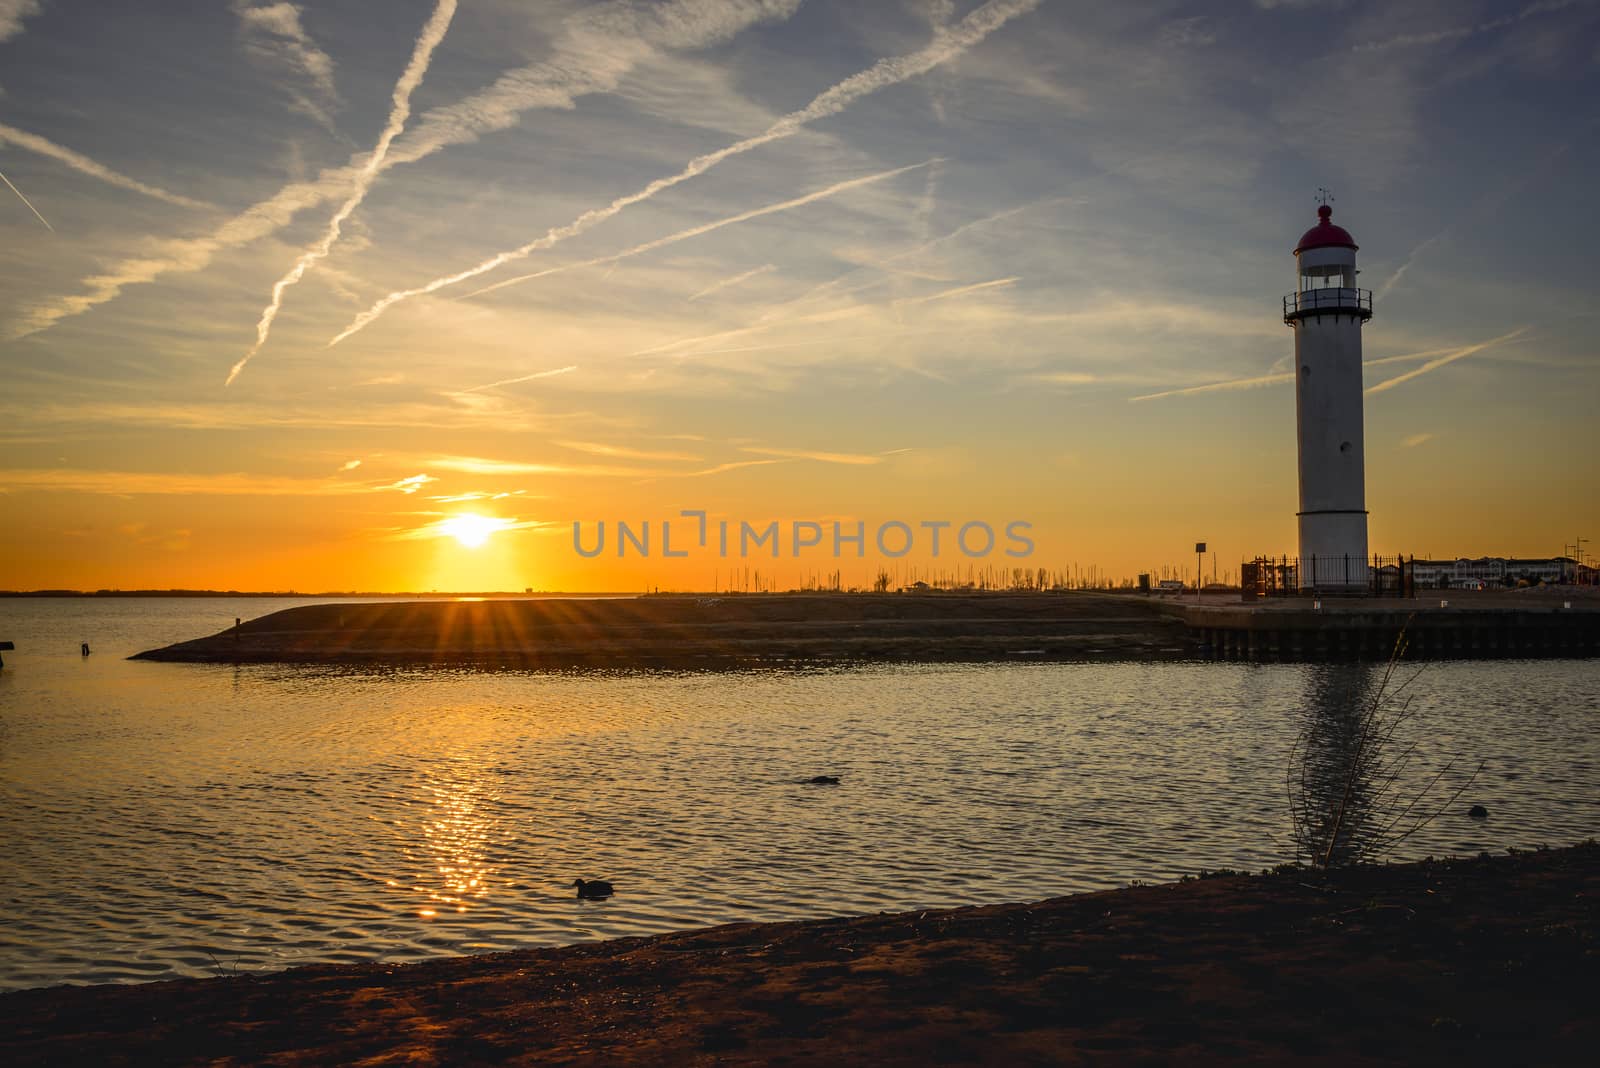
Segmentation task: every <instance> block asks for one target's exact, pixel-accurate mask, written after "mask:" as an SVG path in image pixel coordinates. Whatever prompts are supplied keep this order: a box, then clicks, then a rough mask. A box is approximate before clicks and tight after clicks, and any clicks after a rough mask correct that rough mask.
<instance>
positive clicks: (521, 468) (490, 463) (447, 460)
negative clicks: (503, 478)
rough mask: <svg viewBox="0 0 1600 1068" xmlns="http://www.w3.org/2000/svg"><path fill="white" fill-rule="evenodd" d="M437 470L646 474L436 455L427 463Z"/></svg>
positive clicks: (621, 469) (476, 473) (481, 472)
mask: <svg viewBox="0 0 1600 1068" xmlns="http://www.w3.org/2000/svg"><path fill="white" fill-rule="evenodd" d="M427 466H429V467H432V468H435V469H436V470H440V471H459V472H462V473H464V474H469V475H612V476H627V475H642V474H650V473H651V472H648V471H640V470H637V469H634V468H627V467H593V466H571V465H567V464H539V463H524V462H522V461H519V460H491V459H487V458H485V457H482V456H440V457H436V458H434V459H431V460H428V461H427Z"/></svg>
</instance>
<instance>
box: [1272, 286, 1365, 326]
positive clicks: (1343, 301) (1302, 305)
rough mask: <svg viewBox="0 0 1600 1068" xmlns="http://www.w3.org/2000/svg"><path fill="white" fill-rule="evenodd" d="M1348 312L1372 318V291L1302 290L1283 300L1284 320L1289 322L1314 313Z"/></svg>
mask: <svg viewBox="0 0 1600 1068" xmlns="http://www.w3.org/2000/svg"><path fill="white" fill-rule="evenodd" d="M1325 311H1330V312H1342V311H1347V312H1350V313H1351V314H1353V315H1359V316H1361V317H1362V318H1363V319H1370V318H1372V290H1370V289H1302V290H1300V291H1299V292H1296V293H1290V294H1289V295H1288V296H1286V297H1284V298H1283V319H1284V322H1289V321H1291V320H1294V319H1298V318H1300V317H1301V316H1303V315H1309V314H1311V313H1313V312H1325Z"/></svg>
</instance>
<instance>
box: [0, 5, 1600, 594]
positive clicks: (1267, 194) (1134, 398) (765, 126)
mask: <svg viewBox="0 0 1600 1068" xmlns="http://www.w3.org/2000/svg"><path fill="white" fill-rule="evenodd" d="M1597 100H1600V3H1596V2H1593V0H1568V2H1561V0H1542V2H1530V3H1525V4H1521V5H1518V4H1507V3H1470V2H1461V0H1448V2H1446V0H1439V2H1432V3H1429V2H1422V3H1390V2H1359V0H1349V2H1339V0H1321V2H1317V3H1307V2H1302V0H1254V2H1250V0H1233V2H1229V3H1220V2H1219V3H1212V4H1193V3H1190V4H1184V3H1129V4H1104V3H1066V2H1050V0H1043V2H1037V0H990V2H988V3H984V4H973V3H970V2H958V3H951V2H948V0H884V2H881V3H879V2H872V3H863V2H860V0H848V2H847V0H803V2H802V0H661V2H657V3H648V2H644V0H638V2H634V3H624V2H608V3H598V4H585V3H577V2H542V0H461V2H460V3H459V5H458V4H456V3H454V2H452V0H444V2H442V3H440V2H436V0H320V2H319V0H305V2H303V3H269V2H262V0H255V2H245V0H239V2H231V3H230V2H228V0H212V2H210V3H205V4H196V3H190V2H186V3H176V2H170V0H164V2H156V0H152V2H141V3H126V2H111V0H0V173H3V174H4V176H5V179H6V180H7V181H6V183H0V385H3V388H0V446H3V450H4V451H3V456H0V514H3V517H4V518H3V522H0V588H8V589H32V588H45V587H68V588H83V589H95V588H101V587H120V588H135V587H177V586H182V587H216V588H229V587H231V588H237V589H266V590H270V589H290V588H294V589H300V590H328V589H340V590H343V589H356V590H427V589H441V590H447V589H455V590H482V589H522V588H524V587H535V588H541V589H571V590H605V589H640V588H645V587H650V586H656V585H659V586H661V587H663V588H678V589H687V588H709V587H710V586H711V585H712V583H713V582H716V583H719V584H725V583H726V581H727V574H728V571H729V569H730V568H732V567H735V566H745V565H748V566H750V567H752V568H754V567H761V568H763V569H764V570H765V571H766V573H767V574H769V575H773V574H774V573H775V577H776V578H777V580H778V582H779V584H780V586H781V585H787V584H792V583H793V582H796V581H799V580H800V578H801V577H802V576H803V575H805V574H810V573H813V572H827V571H832V570H833V569H834V568H836V567H838V568H840V569H842V570H843V571H844V578H845V581H846V583H847V584H848V583H850V582H865V581H869V580H870V578H871V576H872V574H873V573H874V572H875V571H876V569H877V568H878V567H879V566H880V565H883V564H885V563H887V564H889V565H891V566H892V565H893V564H894V563H895V561H886V560H884V559H883V558H882V557H880V556H879V555H878V554H877V550H876V548H875V546H873V545H872V544H871V540H872V539H871V531H872V530H873V529H874V528H875V527H877V526H878V525H879V524H881V523H883V522H886V521H889V520H900V521H903V522H905V523H907V524H909V525H911V526H912V527H916V526H917V525H918V524H919V523H921V522H923V521H934V520H948V521H951V522H953V523H955V524H957V525H960V524H961V523H964V522H968V521H984V522H987V523H989V524H991V525H992V526H993V527H994V528H996V530H997V531H999V530H1001V529H1002V528H1003V527H1004V526H1005V525H1006V524H1007V523H1008V522H1012V521H1016V520H1021V521H1026V522H1030V523H1032V529H1031V536H1032V538H1033V540H1034V542H1035V546H1036V548H1035V552H1034V554H1033V555H1032V556H1031V557H1030V558H1028V559H1026V560H1022V561H1018V560H1012V559H1009V558H1005V557H1003V556H1002V555H999V554H998V553H997V554H995V555H992V556H991V557H989V558H988V559H987V560H981V561H969V560H968V558H966V557H962V556H960V555H958V554H954V553H952V552H951V550H950V547H949V544H948V541H947V542H946V545H945V551H944V554H943V555H942V556H941V558H940V560H939V561H937V563H938V564H939V565H940V566H946V567H950V568H954V567H956V566H960V567H962V568H963V569H965V567H966V566H967V564H968V563H969V562H971V563H974V564H977V565H980V566H981V565H982V564H984V563H989V564H991V565H994V566H1000V567H1009V566H1013V565H1014V564H1018V563H1022V564H1026V565H1027V566H1030V567H1049V568H1061V567H1068V566H1071V565H1074V564H1076V565H1077V566H1079V567H1088V566H1091V565H1094V566H1097V567H1099V568H1100V569H1101V570H1102V571H1105V572H1108V573H1110V574H1112V575H1115V576H1121V575H1132V574H1133V573H1134V572H1136V571H1139V570H1146V569H1150V568H1152V567H1159V566H1161V565H1163V564H1171V565H1174V566H1182V565H1183V564H1185V563H1186V562H1187V563H1188V565H1189V566H1190V567H1191V568H1192V567H1193V556H1192V554H1191V553H1190V552H1189V550H1190V549H1192V547H1193V542H1195V541H1196V540H1201V539H1204V540H1206V541H1208V542H1209V543H1210V545H1211V546H1212V548H1214V549H1215V550H1216V551H1217V553H1218V560H1219V566H1220V568H1221V569H1224V570H1226V569H1234V568H1236V567H1237V564H1238V561H1239V560H1240V559H1242V558H1247V557H1250V556H1253V555H1255V554H1257V553H1275V554H1276V553H1293V552H1294V549H1295V519H1294V511H1295V499H1296V492H1295V448H1294V392H1293V383H1292V381H1291V380H1290V376H1289V375H1288V374H1286V373H1285V371H1286V369H1287V368H1288V366H1289V357H1290V354H1291V352H1292V344H1293V340H1292V334H1291V333H1290V331H1289V330H1288V329H1287V328H1286V327H1285V326H1284V325H1283V323H1282V319H1281V305H1280V300H1281V298H1282V296H1283V294H1284V293H1285V292H1286V291H1288V290H1289V289H1290V288H1291V287H1292V285H1293V279H1294V275H1293V267H1294V263H1293V256H1292V254H1291V250H1292V249H1293V247H1294V244H1295V241H1296V239H1297V238H1298V237H1299V235H1300V234H1301V233H1302V232H1303V231H1304V230H1305V229H1306V228H1307V227H1309V226H1310V225H1311V224H1312V223H1314V222H1315V214H1314V212H1315V208H1316V201H1315V200H1314V199H1313V197H1314V193H1315V192H1316V190H1317V188H1318V187H1319V186H1325V187H1328V188H1330V189H1332V191H1333V194H1334V196H1335V198H1336V199H1335V201H1334V205H1333V206H1334V212H1335V214H1334V221H1335V222H1337V223H1339V224H1341V225H1343V226H1346V227H1348V228H1349V229H1350V230H1351V232H1352V233H1353V234H1354V235H1355V238H1356V240H1357V241H1358V242H1359V244H1360V246H1361V250H1360V253H1359V258H1360V264H1361V268H1362V279H1361V282H1362V285H1364V286H1366V287H1369V288H1371V289H1372V290H1373V291H1374V294H1375V307H1376V314H1375V316H1374V318H1373V320H1372V321H1371V322H1370V323H1369V324H1368V325H1367V326H1366V328H1365V334H1364V338H1365V357H1366V360H1367V361H1368V364H1369V366H1368V367H1367V368H1366V386H1367V389H1368V396H1367V399H1366V420H1367V422H1366V427H1367V442H1366V449H1367V452H1366V456H1367V503H1368V507H1369V509H1370V510H1371V517H1370V532H1371V543H1372V547H1373V549H1374V551H1377V552H1382V553H1394V552H1405V553H1415V554H1417V555H1419V556H1423V555H1429V556H1457V555H1482V554H1496V555H1553V554H1556V553H1559V552H1560V551H1561V550H1562V547H1563V545H1564V544H1566V543H1568V542H1571V541H1572V540H1573V539H1574V538H1575V537H1576V536H1579V535H1582V536H1584V537H1590V536H1593V537H1595V538H1596V542H1595V543H1592V544H1590V545H1586V551H1589V552H1592V551H1593V549H1594V547H1595V546H1596V545H1600V529H1597V527H1600V524H1597V523H1596V520H1597V518H1600V507H1597V504H1596V501H1597V500H1600V493H1597V492H1596V488H1595V483H1596V477H1595V465H1596V462H1597V459H1600V432H1597V431H1596V425H1597V423H1596V401H1597V397H1600V351H1597V345H1596V341H1595V332H1596V327H1597V321H1596V319H1597V310H1600V300H1597V297H1596V291H1595V284H1596V269H1595V266H1594V263H1593V260H1594V246H1595V245H1596V244H1597V243H1600V225H1597V221H1596V220H1597V218H1600V205H1597V203H1596V200H1597V198H1596V196H1595V193H1594V189H1595V187H1596V184H1597V183H1596V180H1595V177H1594V176H1595V173H1596V171H1597V170H1600V147H1597V138H1596V127H1597V123H1600V112H1597V110H1596V107H1595V101H1597ZM24 198H25V199H24ZM496 287H498V288H496ZM335 342H336V343H335ZM684 509H703V510H705V511H706V512H707V513H708V514H709V516H710V517H711V519H712V520H713V522H714V521H716V520H718V519H726V520H730V521H732V522H733V523H734V524H737V523H738V522H740V521H748V522H750V523H752V524H758V525H764V524H765V523H767V522H769V521H771V520H779V521H780V522H782V523H784V524H790V523H792V522H793V521H796V520H800V521H814V522H817V523H823V524H831V523H832V522H834V521H835V520H837V521H840V522H842V523H845V524H847V525H850V526H853V524H854V523H856V522H858V521H860V522H864V523H865V524H867V529H868V532H869V536H868V546H867V553H866V556H865V557H864V558H861V559H856V558H855V557H854V556H853V555H849V556H847V557H846V558H844V559H842V560H839V561H835V560H834V559H833V557H832V554H831V544H830V542H829V541H825V543H824V546H823V547H822V549H821V550H813V551H811V552H809V553H807V554H805V555H802V556H801V557H799V558H798V559H794V558H790V557H789V551H788V550H789V547H788V545H787V544H786V545H785V552H784V556H785V559H782V560H780V561H776V562H775V561H773V560H771V558H770V557H769V556H768V557H761V558H751V559H749V560H739V559H736V558H729V559H718V558H717V557H716V555H715V553H714V552H710V551H707V550H700V549H696V551H695V552H693V553H691V555H690V556H689V557H688V558H685V559H674V560H666V559H662V558H661V557H660V554H659V542H658V541H657V543H656V544H653V545H652V549H654V550H656V553H655V556H654V557H653V558H651V559H638V558H636V557H635V556H632V555H630V556H629V557H628V558H626V559H621V560H619V559H617V557H616V555H615V552H614V544H610V543H608V546H607V548H608V551H607V552H606V553H605V554H603V555H601V556H600V557H597V558H595V559H592V560H591V559H585V558H582V557H580V556H579V555H578V554H577V553H575V552H574V550H573V545H572V524H573V522H574V521H575V520H578V521H582V522H583V523H584V525H585V530H586V539H587V538H592V532H593V530H594V526H595V524H596V523H598V522H599V521H605V522H606V524H607V526H608V527H614V524H615V522H616V521H617V520H626V521H629V522H631V523H633V524H635V525H636V526H637V525H639V524H641V523H642V522H644V521H650V523H651V525H652V527H654V528H657V529H656V531H655V536H656V538H657V539H659V524H660V522H661V521H663V520H667V519H674V518H677V517H678V515H679V512H680V511H681V510H684ZM462 516H476V517H480V518H477V519H472V518H468V519H462V518H461V517H462ZM680 527H681V529H680ZM692 529H693V526H692V522H691V521H687V520H682V519H678V521H677V523H675V524H674V533H673V538H674V542H675V546H676V545H681V544H685V543H686V542H687V541H688V540H689V538H688V535H689V534H690V533H691V531H692ZM788 531H789V527H788V526H785V527H784V538H785V541H786V543H787V541H788V538H789V533H788ZM608 533H610V532H608ZM680 537H682V539H683V540H682V541H680V540H679V539H680ZM947 538H948V535H947ZM472 543H480V544H476V545H475V544H472ZM926 549H927V543H926V541H925V540H922V541H920V542H919V545H918V548H917V549H916V551H914V552H913V553H912V554H910V555H908V556H906V557H905V558H903V559H902V560H900V561H899V564H900V566H901V567H902V568H904V567H906V566H909V565H917V566H926V565H928V564H930V563H934V561H931V560H930V559H929V558H928V554H927V551H926ZM851 552H852V553H853V550H851ZM1208 567H1209V565H1208Z"/></svg>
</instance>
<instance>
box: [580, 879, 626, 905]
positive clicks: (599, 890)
mask: <svg viewBox="0 0 1600 1068" xmlns="http://www.w3.org/2000/svg"><path fill="white" fill-rule="evenodd" d="M572 885H573V886H576V887H577V888H578V896H579V897H580V898H582V899H583V900H585V901H603V900H604V899H606V898H608V897H610V896H611V895H612V894H614V893H616V892H617V891H616V888H615V887H613V886H612V885H611V884H610V883H608V882H606V881H605V880H604V879H588V880H584V879H575V880H573V883H572Z"/></svg>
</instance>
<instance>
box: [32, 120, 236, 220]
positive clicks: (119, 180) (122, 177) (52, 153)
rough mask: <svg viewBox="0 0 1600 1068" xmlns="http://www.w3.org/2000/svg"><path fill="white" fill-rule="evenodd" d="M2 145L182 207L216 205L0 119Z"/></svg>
mask: <svg viewBox="0 0 1600 1068" xmlns="http://www.w3.org/2000/svg"><path fill="white" fill-rule="evenodd" d="M0 145H12V146H13V147H16V148H20V149H23V150H24V151H27V152H33V153H36V154H37V155H40V156H45V157H48V158H49V159H53V160H55V161H56V162H58V163H64V164H66V165H67V166H68V167H71V168H72V169H73V170H75V171H77V172H78V173H79V174H86V175H88V176H89V177H90V178H98V179H99V180H100V181H102V182H105V183H106V184H108V185H114V186H117V187H118V188H120V189H129V190H132V191H133V192H135V193H139V194H141V195H143V196H147V197H151V198H153V199H155V200H161V201H165V202H166V203H168V204H176V205H177V206H178V207H180V208H208V209H209V208H214V207H215V206H216V205H214V204H208V203H206V202H205V201H203V200H196V199H194V198H193V197H186V196H180V195H179V194H177V193H169V192H167V191H166V190H165V189H161V188H158V187H156V186H153V185H146V184H145V183H144V182H141V181H139V180H138V179H135V178H129V177H128V176H127V175H126V174H119V173H117V172H116V171H114V170H112V169H111V168H110V167H107V166H105V165H104V164H100V163H96V162H95V161H94V160H92V159H90V158H89V157H88V156H85V155H83V154H82V153H80V152H74V151H73V150H72V149H70V148H65V147H63V146H61V145H58V144H56V143H55V142H54V141H50V140H48V139H46V138H43V137H40V136H39V135H38V134H32V133H29V132H28V131H26V130H19V129H17V128H16V127H15V126H8V125H6V124H5V123H0Z"/></svg>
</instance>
